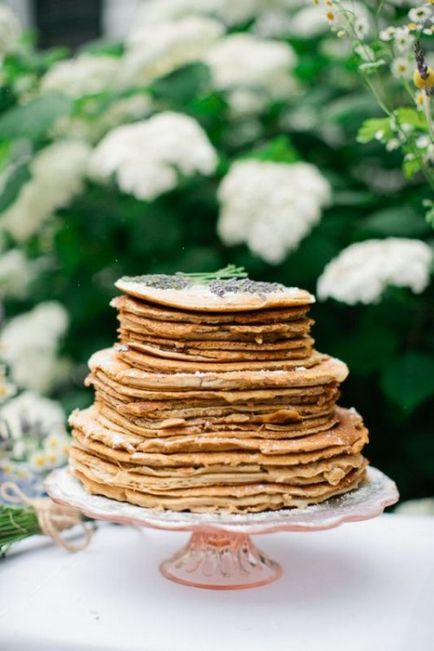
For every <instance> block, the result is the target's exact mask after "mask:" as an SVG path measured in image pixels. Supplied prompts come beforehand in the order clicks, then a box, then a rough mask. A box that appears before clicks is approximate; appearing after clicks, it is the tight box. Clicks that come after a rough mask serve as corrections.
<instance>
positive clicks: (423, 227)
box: [360, 205, 431, 237]
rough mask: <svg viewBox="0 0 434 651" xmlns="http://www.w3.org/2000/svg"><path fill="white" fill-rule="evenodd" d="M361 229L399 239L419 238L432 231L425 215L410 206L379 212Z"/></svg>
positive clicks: (363, 223)
mask: <svg viewBox="0 0 434 651" xmlns="http://www.w3.org/2000/svg"><path fill="white" fill-rule="evenodd" d="M360 228H361V229H362V230H368V231H369V232H370V233H372V234H374V235H386V236H389V235H392V236H398V237H419V236H421V235H425V234H426V233H429V232H430V230H431V229H430V226H429V224H427V222H426V221H425V220H424V218H423V215H422V214H420V215H419V214H418V213H417V212H416V210H414V208H412V207H411V206H408V205H406V206H401V207H399V206H397V207H394V208H385V209H384V210H379V211H378V212H375V213H373V214H372V215H370V216H369V217H368V218H367V219H365V220H364V221H363V222H362V223H361V224H360Z"/></svg>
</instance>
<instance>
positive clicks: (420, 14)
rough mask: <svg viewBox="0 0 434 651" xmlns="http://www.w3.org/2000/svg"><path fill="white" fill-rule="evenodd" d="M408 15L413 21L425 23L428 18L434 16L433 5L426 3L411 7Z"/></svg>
mask: <svg viewBox="0 0 434 651" xmlns="http://www.w3.org/2000/svg"><path fill="white" fill-rule="evenodd" d="M408 17H409V18H410V20H411V21H412V22H413V23H425V22H426V21H427V20H429V19H430V18H432V17H433V12H432V8H431V7H427V6H426V5H424V6H422V7H415V8H414V9H410V11H409V12H408Z"/></svg>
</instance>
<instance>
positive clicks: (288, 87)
mask: <svg viewBox="0 0 434 651" xmlns="http://www.w3.org/2000/svg"><path fill="white" fill-rule="evenodd" d="M204 61H205V63H206V64H207V65H208V66H209V68H210V70H211V78H212V82H213V84H214V86H215V87H216V88H217V89H219V90H224V91H227V92H228V93H229V103H230V104H231V105H232V108H233V110H234V112H235V113H241V114H243V113H248V112H253V113H254V112H256V111H257V110H258V109H260V108H261V107H262V106H263V105H264V104H265V103H266V102H267V100H278V99H286V98H288V97H290V96H291V95H292V94H293V93H294V90H295V86H296V84H295V80H294V77H293V76H292V74H291V73H292V69H293V68H294V66H295V63H296V56H295V53H294V51H293V49H292V48H291V46H289V45H287V44H286V43H278V42H277V41H271V40H265V39H261V38H258V37H256V36H253V35H252V34H248V33H243V34H231V35H229V36H226V37H225V38H223V39H221V40H220V41H219V42H218V43H216V44H215V45H214V46H213V47H211V48H210V49H209V50H208V52H207V53H206V55H205V56H204ZM240 91H243V101H242V104H241V103H240V101H239V99H238V98H239V93H240ZM246 95H247V96H248V97H247V98H246ZM249 97H250V98H251V99H250V100H249V99H248V98H249Z"/></svg>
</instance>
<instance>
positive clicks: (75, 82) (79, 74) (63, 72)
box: [41, 54, 120, 97]
mask: <svg viewBox="0 0 434 651" xmlns="http://www.w3.org/2000/svg"><path fill="white" fill-rule="evenodd" d="M119 70H120V60H119V59H116V58H114V57H109V56H95V55H92V54H82V55H81V56H78V57H77V58H76V59H68V60H66V61H58V62H57V63H55V64H54V65H53V66H52V67H51V68H50V69H49V71H48V72H47V73H46V74H45V76H44V77H43V78H42V81H41V91H42V92H45V93H56V92H58V93H63V94H64V95H69V96H70V97H81V96H83V95H93V94H96V93H101V92H103V91H105V90H107V89H109V88H113V87H115V86H116V84H117V80H118V76H119Z"/></svg>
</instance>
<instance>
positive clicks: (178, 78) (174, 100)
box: [149, 63, 209, 112]
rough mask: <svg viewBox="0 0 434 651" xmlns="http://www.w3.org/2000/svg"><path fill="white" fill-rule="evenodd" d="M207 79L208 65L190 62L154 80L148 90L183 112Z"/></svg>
mask: <svg viewBox="0 0 434 651" xmlns="http://www.w3.org/2000/svg"><path fill="white" fill-rule="evenodd" d="M208 81H209V70H208V67H207V66H205V65H204V64H203V63H192V64H190V65H186V66H184V67H183V68H179V70H175V71H174V72H171V73H170V74H168V75H166V76H165V77H161V78H160V79H157V80H155V81H154V82H153V83H152V85H151V86H150V87H149V92H150V93H151V95H153V96H154V97H155V99H157V100H159V101H163V102H167V103H171V105H172V108H173V107H178V108H179V107H181V108H183V110H184V112H185V109H186V105H188V104H190V102H192V101H193V100H194V99H196V98H197V97H198V95H200V94H201V93H202V92H203V90H204V88H205V87H206V85H207V84H208Z"/></svg>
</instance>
